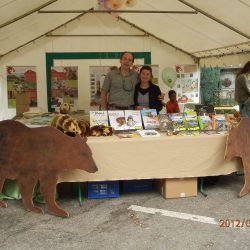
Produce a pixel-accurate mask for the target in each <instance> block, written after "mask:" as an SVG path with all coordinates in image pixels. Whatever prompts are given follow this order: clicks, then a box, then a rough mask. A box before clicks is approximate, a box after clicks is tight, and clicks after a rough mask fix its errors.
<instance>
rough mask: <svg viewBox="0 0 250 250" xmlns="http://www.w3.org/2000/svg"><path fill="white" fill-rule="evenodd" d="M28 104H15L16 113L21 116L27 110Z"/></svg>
mask: <svg viewBox="0 0 250 250" xmlns="http://www.w3.org/2000/svg"><path fill="white" fill-rule="evenodd" d="M29 109H30V106H29V105H28V104H16V115H17V116H22V115H23V113H24V112H27V111H29Z"/></svg>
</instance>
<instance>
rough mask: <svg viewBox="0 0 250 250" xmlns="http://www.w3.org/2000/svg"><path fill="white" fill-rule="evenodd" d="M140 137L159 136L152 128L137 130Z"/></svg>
mask: <svg viewBox="0 0 250 250" xmlns="http://www.w3.org/2000/svg"><path fill="white" fill-rule="evenodd" d="M137 132H138V133H139V134H140V136H141V137H160V134H159V133H158V132H157V131H156V130H154V129H146V130H137Z"/></svg>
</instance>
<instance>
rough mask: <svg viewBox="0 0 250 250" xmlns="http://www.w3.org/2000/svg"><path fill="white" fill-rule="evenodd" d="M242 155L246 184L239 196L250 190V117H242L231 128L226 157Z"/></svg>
mask: <svg viewBox="0 0 250 250" xmlns="http://www.w3.org/2000/svg"><path fill="white" fill-rule="evenodd" d="M232 157H240V158H241V159H242V163H243V167H244V176H245V184H244V186H243V188H242V189H241V191H240V193H239V197H242V196H244V195H246V194H247V193H248V192H249V190H250V118H241V120H240V123H239V124H238V126H237V127H236V126H234V127H232V128H229V132H228V137H227V145H226V152H225V159H226V160H231V158H232Z"/></svg>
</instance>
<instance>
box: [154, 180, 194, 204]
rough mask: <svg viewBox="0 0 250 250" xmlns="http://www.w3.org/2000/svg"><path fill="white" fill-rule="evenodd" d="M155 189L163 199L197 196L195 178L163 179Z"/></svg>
mask: <svg viewBox="0 0 250 250" xmlns="http://www.w3.org/2000/svg"><path fill="white" fill-rule="evenodd" d="M157 189H158V191H159V192H160V194H161V195H162V196H163V197H164V198H165V199H169V198H183V197H191V196H197V178H196V177H195V178H174V179H163V180H160V181H158V183H157Z"/></svg>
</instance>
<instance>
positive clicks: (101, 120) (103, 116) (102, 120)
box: [89, 111, 109, 127]
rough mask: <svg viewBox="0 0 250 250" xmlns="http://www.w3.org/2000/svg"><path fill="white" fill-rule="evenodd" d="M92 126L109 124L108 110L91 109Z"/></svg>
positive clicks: (90, 119) (90, 120)
mask: <svg viewBox="0 0 250 250" xmlns="http://www.w3.org/2000/svg"><path fill="white" fill-rule="evenodd" d="M89 122H90V127H93V126H96V125H104V126H109V121H108V113H107V111H89Z"/></svg>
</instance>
